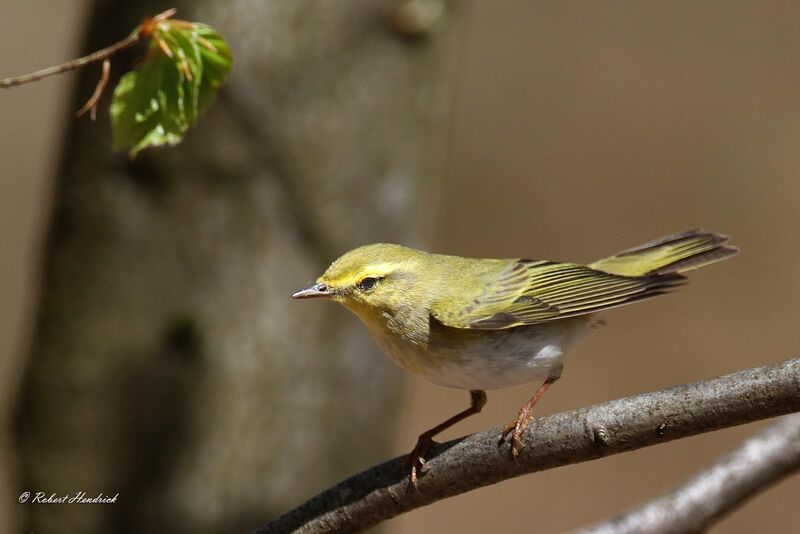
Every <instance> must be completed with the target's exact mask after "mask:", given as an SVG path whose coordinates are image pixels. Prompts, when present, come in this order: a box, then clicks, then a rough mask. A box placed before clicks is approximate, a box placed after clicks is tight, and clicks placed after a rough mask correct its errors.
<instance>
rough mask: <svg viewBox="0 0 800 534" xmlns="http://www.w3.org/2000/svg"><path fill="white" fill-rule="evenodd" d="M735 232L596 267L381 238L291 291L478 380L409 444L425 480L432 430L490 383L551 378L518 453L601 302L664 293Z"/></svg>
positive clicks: (683, 240) (436, 377)
mask: <svg viewBox="0 0 800 534" xmlns="http://www.w3.org/2000/svg"><path fill="white" fill-rule="evenodd" d="M728 240H729V237H728V236H725V235H721V234H717V233H714V232H706V231H703V230H690V231H688V232H680V233H676V234H672V235H668V236H665V237H662V238H660V239H656V240H655V241H651V242H649V243H645V244H644V245H641V246H638V247H635V248H632V249H628V250H625V251H622V252H620V253H618V254H615V255H614V256H611V257H609V258H605V259H602V260H598V261H596V262H594V263H590V264H589V265H581V264H578V263H560V262H554V261H535V260H528V259H504V260H494V259H472V258H462V257H459V256H444V255H440V254H429V253H427V252H422V251H419V250H414V249H411V248H407V247H403V246H400V245H392V244H386V243H377V244H373V245H366V246H363V247H360V248H357V249H355V250H351V251H350V252H348V253H346V254H345V255H343V256H342V257H340V258H339V259H337V260H336V261H334V262H333V264H331V266H330V267H329V268H328V270H327V271H325V274H323V275H322V276H320V277H319V279H317V282H316V283H315V284H314V285H312V286H311V287H309V288H308V289H304V290H302V291H298V292H297V293H295V294H294V295H292V298H294V299H308V298H324V299H330V300H333V301H336V302H339V303H340V304H343V305H344V306H345V307H346V308H348V309H349V310H350V311H352V312H353V313H355V314H356V315H357V316H358V318H359V319H361V321H363V323H364V324H365V325H366V327H367V328H368V329H369V331H370V333H371V334H372V336H373V337H374V338H375V341H376V342H377V343H378V345H379V346H380V348H381V349H382V350H383V351H384V352H385V353H386V354H387V355H388V356H389V357H390V358H391V359H392V360H394V361H395V362H396V363H397V364H398V365H399V366H400V367H402V368H403V369H406V370H407V371H410V372H412V373H414V374H416V375H419V376H421V377H422V378H425V379H426V380H429V381H430V382H433V383H434V384H438V385H440V386H447V387H452V388H461V389H468V390H470V396H471V405H470V407H469V408H467V409H466V410H464V411H462V412H460V413H458V414H456V415H454V416H453V417H451V418H450V419H448V420H447V421H445V422H443V423H442V424H440V425H438V426H436V427H434V428H432V429H430V430H428V431H427V432H424V433H423V434H421V435H420V436H419V438H418V440H417V445H416V446H415V447H414V450H413V451H412V452H411V456H410V463H411V467H410V469H411V471H410V476H409V480H410V482H411V484H412V485H414V486H416V483H417V476H418V473H419V472H421V470H422V469H423V468H424V467H425V455H426V453H427V451H428V450H429V449H430V447H431V445H432V444H433V437H434V436H435V435H436V434H438V433H440V432H442V431H443V430H445V429H446V428H449V427H450V426H452V425H454V424H456V423H457V422H458V421H461V420H462V419H464V418H466V417H468V416H470V415H473V414H476V413H478V412H479V411H480V410H481V408H482V407H483V406H484V405H485V404H486V393H485V391H484V390H486V389H498V388H506V387H511V386H516V385H519V384H525V383H528V382H532V381H534V380H541V381H543V384H542V386H541V387H540V388H539V389H538V390H537V391H536V393H535V394H534V395H533V397H532V398H531V399H530V401H528V403H527V404H525V405H524V406H523V407H522V408H521V409H520V410H519V413H518V415H517V417H516V419H514V420H513V421H511V423H509V424H508V425H506V427H505V428H504V430H503V432H502V435H501V436H500V441H501V442H502V441H504V440H505V438H506V437H507V436H508V435H509V434H511V455H512V457H513V458H514V460H515V461H516V459H517V455H518V454H519V448H520V438H521V436H522V434H523V432H524V431H525V428H526V427H527V426H528V424H529V423H530V421H531V412H532V410H533V406H534V405H535V404H536V402H537V401H538V400H539V398H541V396H542V395H543V394H544V393H545V391H547V389H548V388H549V387H550V385H551V384H553V383H554V382H555V381H556V380H558V378H559V376H561V370H562V368H563V359H564V354H565V353H566V352H567V350H568V349H570V348H571V347H572V346H574V345H575V343H577V342H578V341H579V340H581V339H582V338H583V337H584V336H585V335H586V334H587V333H588V332H589V331H590V327H591V326H592V325H593V323H594V322H595V321H597V318H596V314H597V312H600V311H603V310H606V309H609V308H614V307H616V306H623V305H625V304H630V303H632V302H638V301H640V300H644V299H648V298H651V297H655V296H656V295H661V294H664V293H666V292H668V291H670V290H671V289H673V288H674V287H676V286H678V285H680V284H682V283H683V282H685V280H686V278H685V277H684V276H683V275H682V274H681V273H682V272H684V271H687V270H689V269H694V268H697V267H701V266H703V265H708V264H709V263H713V262H716V261H719V260H722V259H725V258H728V257H730V256H732V255H734V254H736V253H737V252H738V249H737V248H735V247H732V246H729V245H727V244H726V243H727V242H728Z"/></svg>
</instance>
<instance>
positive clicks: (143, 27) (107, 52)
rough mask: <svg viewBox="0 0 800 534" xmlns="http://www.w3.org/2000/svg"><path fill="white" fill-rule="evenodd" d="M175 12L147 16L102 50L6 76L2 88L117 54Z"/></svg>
mask: <svg viewBox="0 0 800 534" xmlns="http://www.w3.org/2000/svg"><path fill="white" fill-rule="evenodd" d="M175 13H177V10H176V9H175V8H170V9H167V10H166V11H162V12H161V13H159V14H158V15H155V16H153V17H150V18H146V19H145V20H144V21H142V23H141V24H140V25H139V28H138V30H136V31H134V32H132V33H131V34H130V35H128V36H127V37H126V38H125V39H123V40H121V41H118V42H116V43H114V44H112V45H111V46H107V47H106V48H103V49H102V50H98V51H97V52H92V53H91V54H89V55H87V56H83V57H79V58H78V59H73V60H71V61H67V62H66V63H62V64H60V65H55V66H53V67H47V68H46V69H42V70H37V71H36V72H31V73H29V74H23V75H21V76H14V77H11V78H4V79H2V80H0V89H7V88H9V87H15V86H17V85H22V84H25V83H30V82H35V81H37V80H41V79H42V78H45V77H47V76H53V75H54V74H61V73H64V72H69V71H71V70H75V69H80V68H82V67H85V66H86V65H91V64H92V63H97V62H98V61H104V60H106V59H108V58H110V57H111V56H113V55H114V54H116V53H117V52H119V51H120V50H124V49H126V48H130V47H131V46H133V45H135V44H136V43H138V42H139V40H140V39H141V38H142V37H145V38H149V37H151V36H152V35H153V33H154V32H155V29H156V27H157V26H159V25H160V24H162V23H164V22H165V21H166V20H167V19H169V18H170V17H172V16H173V15H175ZM170 24H175V25H178V26H182V25H186V24H189V25H192V23H190V22H186V21H183V20H172V21H171V22H170ZM182 27H183V26H182ZM167 55H168V56H169V57H172V56H171V54H170V53H167ZM101 93H102V91H101Z"/></svg>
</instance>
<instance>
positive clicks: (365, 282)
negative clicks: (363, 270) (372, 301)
mask: <svg viewBox="0 0 800 534" xmlns="http://www.w3.org/2000/svg"><path fill="white" fill-rule="evenodd" d="M377 285H378V279H377V278H373V277H371V276H368V277H367V278H362V279H361V281H360V282H359V283H357V284H356V286H357V287H358V289H360V290H361V291H372V290H373V289H375V286H377Z"/></svg>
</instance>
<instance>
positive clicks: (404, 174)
mask: <svg viewBox="0 0 800 534" xmlns="http://www.w3.org/2000/svg"><path fill="white" fill-rule="evenodd" d="M415 2H416V3H415V4H413V5H406V6H405V8H404V9H411V10H412V11H406V12H404V13H405V14H406V15H414V12H413V8H420V9H423V11H422V12H420V14H422V15H425V14H426V13H429V12H430V13H432V12H434V11H435V9H434V10H433V11H426V10H431V9H432V8H435V7H436V6H437V4H435V3H431V2H424V1H423V2H419V0H415ZM398 6H399V2H397V1H395V0H387V1H374V0H358V1H356V0H350V1H347V2H319V1H313V0H310V1H305V0H281V1H278V0H271V1H269V2H245V1H236V2H213V1H211V0H203V1H195V2H185V3H184V4H180V5H178V7H179V13H178V15H179V17H180V18H185V19H188V20H200V21H203V22H208V23H209V24H211V25H212V26H214V27H215V28H217V29H218V30H219V31H220V32H221V33H222V34H223V35H224V36H225V37H226V38H227V39H228V40H229V42H230V44H231V48H232V50H233V53H234V68H233V72H232V76H231V79H230V82H229V84H228V86H226V87H225V88H224V89H223V91H222V94H221V95H220V97H219V99H218V100H217V102H215V103H214V104H213V105H212V106H211V108H210V109H209V111H208V113H207V114H206V116H205V117H203V118H201V120H200V123H199V125H198V127H197V128H196V129H194V130H193V131H190V132H189V134H188V137H187V140H186V141H185V142H184V144H182V145H180V146H178V147H176V148H170V149H162V150H157V151H145V152H144V153H142V154H141V155H140V156H139V158H138V159H137V160H136V161H134V162H130V161H128V160H127V158H126V157H125V156H124V155H122V154H113V153H111V152H110V150H109V146H110V144H111V139H110V127H109V125H108V123H107V120H108V119H107V113H105V112H103V113H100V120H99V121H98V123H96V124H92V123H90V122H89V121H88V120H80V121H71V122H70V123H69V127H68V128H69V133H68V136H69V138H68V142H67V143H66V147H65V155H64V158H63V164H62V171H61V176H60V179H59V184H58V190H57V196H56V199H55V213H54V216H53V219H52V222H51V229H50V238H49V241H48V243H47V245H46V246H47V248H46V251H45V255H44V258H45V261H46V264H45V268H44V282H43V284H44V285H43V293H42V299H41V304H40V311H39V318H38V324H37V328H36V337H35V339H34V340H33V342H32V348H31V354H30V361H29V365H28V373H27V376H26V379H25V383H24V386H23V396H22V399H21V400H20V403H19V409H18V417H17V425H16V438H17V445H18V448H19V451H20V464H19V465H20V472H19V474H20V488H21V490H22V489H25V490H29V491H32V492H36V491H44V492H46V493H47V494H48V495H49V494H50V493H56V494H57V495H62V494H67V493H68V494H74V493H75V492H78V491H85V492H86V493H87V495H88V496H95V495H97V494H98V493H100V492H102V493H104V494H106V495H108V494H110V495H113V494H115V493H117V492H119V499H118V502H117V504H115V505H110V504H107V505H82V506H79V505H71V506H70V505H32V504H28V505H26V506H24V507H21V508H20V509H21V510H22V511H23V512H24V513H25V514H26V515H25V518H24V521H25V528H26V531H35V532H42V533H45V532H46V533H51V532H85V533H91V532H145V531H149V532H154V531H161V532H166V531H171V532H188V531H193V532H240V531H242V530H244V529H247V528H252V527H255V526H256V525H258V524H260V523H263V522H265V521H266V520H268V519H269V518H270V517H272V516H275V515H276V514H278V513H280V512H283V511H285V510H286V509H287V508H289V507H290V506H293V505H295V504H297V503H299V502H300V501H301V500H303V499H304V498H306V497H308V496H310V495H311V494H312V493H313V492H316V491H318V490H321V489H323V487H325V486H327V485H329V484H331V483H333V482H334V481H335V480H336V479H338V478H340V477H342V476H344V475H346V474H348V473H350V472H352V471H354V470H356V469H358V468H361V467H366V466H368V465H369V464H371V463H373V462H375V461H377V460H379V459H380V458H381V457H384V456H385V454H386V451H387V445H388V443H389V440H390V437H391V426H392V425H391V423H392V421H393V419H394V407H395V406H396V404H397V401H398V392H399V379H400V377H401V373H400V372H399V371H397V370H395V369H394V368H393V367H392V364H391V363H389V362H388V360H387V359H385V358H384V357H382V356H381V355H379V354H378V350H377V349H376V348H375V347H374V346H373V344H372V342H371V341H370V340H369V339H368V337H367V335H366V333H365V332H364V330H363V328H361V326H360V325H359V324H358V323H357V321H356V320H355V318H353V317H350V316H349V314H347V313H346V312H345V311H344V310H341V309H338V308H336V307H334V306H333V305H331V304H326V303H321V302H292V301H290V300H289V295H290V294H291V292H292V291H294V290H296V289H299V288H301V287H303V286H304V284H307V283H308V282H310V281H311V280H313V279H314V278H315V277H316V276H317V275H318V274H320V273H321V272H322V270H324V269H325V268H326V267H327V265H328V263H329V262H330V261H331V260H333V259H334V258H335V257H336V256H337V255H338V254H340V253H342V252H344V251H346V250H348V249H350V248H352V247H354V246H357V245H359V244H364V243H368V242H373V241H397V242H409V241H412V242H413V241H414V240H415V239H416V238H417V236H418V235H419V233H420V230H421V229H422V228H423V227H424V226H425V224H424V223H422V224H421V223H420V222H419V221H420V220H422V219H423V218H424V217H422V216H424V215H425V212H426V211H427V207H428V206H429V202H427V201H426V202H421V200H422V199H424V198H426V197H427V198H430V196H431V195H430V194H429V193H431V192H432V191H435V184H434V183H432V182H431V180H433V177H436V176H438V175H439V174H440V171H441V163H442V156H443V153H444V150H443V148H444V144H445V139H444V135H443V133H444V129H443V125H444V122H445V115H446V111H447V106H446V104H447V100H448V99H447V96H448V86H447V83H446V82H447V80H448V79H449V78H450V77H451V76H450V75H449V74H450V68H449V67H450V57H451V56H452V50H451V45H452V35H453V29H452V25H453V24H452V23H453V18H452V14H451V13H449V12H447V11H445V12H444V13H443V16H442V18H441V19H440V20H439V23H438V25H437V26H436V31H433V32H432V33H430V34H427V35H423V36H416V37H409V36H408V35H407V34H402V33H401V32H399V31H398V30H397V28H396V27H395V26H393V25H392V24H390V23H389V22H388V20H389V19H388V15H389V14H390V13H392V12H393V10H396V9H397V8H398ZM163 7H164V6H163V4H162V3H157V2H140V3H130V2H122V1H98V2H96V5H95V7H94V10H93V15H92V21H91V23H90V36H89V39H88V47H89V48H91V49H97V48H100V47H102V46H104V45H107V44H109V43H111V42H113V41H116V40H118V39H119V38H120V37H121V36H124V35H126V34H127V33H128V32H129V31H130V29H131V28H132V27H133V26H134V25H135V24H136V23H137V21H139V20H140V19H141V18H142V17H143V16H145V15H147V14H152V13H154V12H156V11H158V10H160V9H163ZM448 7H449V6H448ZM424 19H425V17H424V16H423V17H422V18H421V19H420V20H419V21H417V22H420V23H421V24H422V26H423V27H422V28H421V29H422V30H423V31H424V29H425V28H424V23H425V20H424ZM404 20H405V24H406V26H405V27H406V29H407V30H408V29H413V26H414V20H413V16H412V17H406V18H405V19H404ZM409 25H410V27H409ZM417 29H420V28H417ZM140 56H141V50H139V51H137V52H136V53H131V54H130V55H126V56H123V57H120V58H118V59H115V61H114V65H113V67H112V68H113V69H114V71H115V73H116V74H117V75H118V74H119V72H120V70H121V69H122V68H123V65H124V64H126V63H128V62H132V61H135V60H136V59H138V57H140ZM98 75H99V74H98V72H97V69H94V70H91V71H89V72H85V73H83V74H82V75H81V80H82V82H81V91H80V98H82V99H83V98H85V97H87V96H88V95H89V94H90V92H91V87H92V86H93V84H94V83H95V82H96V80H97V77H98ZM22 90H24V89H22ZM426 204H427V205H428V206H426ZM411 445H413V444H412V443H411V442H409V446H411ZM21 490H20V491H21Z"/></svg>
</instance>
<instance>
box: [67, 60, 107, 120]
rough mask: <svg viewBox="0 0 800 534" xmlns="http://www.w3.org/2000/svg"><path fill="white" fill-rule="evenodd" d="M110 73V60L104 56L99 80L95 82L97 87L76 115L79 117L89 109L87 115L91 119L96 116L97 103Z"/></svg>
mask: <svg viewBox="0 0 800 534" xmlns="http://www.w3.org/2000/svg"><path fill="white" fill-rule="evenodd" d="M110 73H111V60H110V59H109V58H106V59H104V60H103V74H102V75H101V76H100V81H99V82H97V87H95V88H94V93H92V96H90V97H89V100H87V101H86V103H85V104H84V105H83V107H82V108H81V109H79V110H78V112H77V113H75V116H76V117H80V116H81V115H83V114H84V113H86V112H87V111H91V113H90V114H89V117H91V119H92V120H95V119H96V118H97V103H98V102H99V101H100V97H101V96H103V91H105V88H106V85H108V77H109V74H110Z"/></svg>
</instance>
